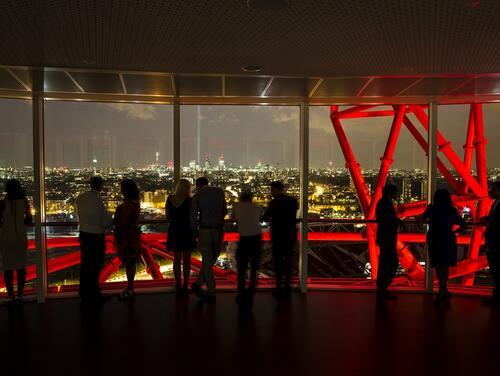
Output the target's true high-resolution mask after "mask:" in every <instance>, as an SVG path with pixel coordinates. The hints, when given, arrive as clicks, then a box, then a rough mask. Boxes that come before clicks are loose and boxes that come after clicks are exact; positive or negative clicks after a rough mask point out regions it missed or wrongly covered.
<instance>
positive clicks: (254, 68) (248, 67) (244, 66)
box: [241, 64, 262, 73]
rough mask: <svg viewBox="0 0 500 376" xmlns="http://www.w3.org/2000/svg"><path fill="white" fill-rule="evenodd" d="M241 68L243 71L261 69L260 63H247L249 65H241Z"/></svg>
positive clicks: (254, 71)
mask: <svg viewBox="0 0 500 376" xmlns="http://www.w3.org/2000/svg"><path fill="white" fill-rule="evenodd" d="M241 70H242V71H243V72H250V73H257V72H260V71H261V70H262V67H261V66H260V65H254V64H249V65H243V66H242V67H241Z"/></svg>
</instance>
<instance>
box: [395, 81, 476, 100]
mask: <svg viewBox="0 0 500 376" xmlns="http://www.w3.org/2000/svg"><path fill="white" fill-rule="evenodd" d="M466 79H467V78H466V77H439V78H438V77H427V78H423V79H421V80H420V81H419V82H417V83H416V84H415V85H413V86H412V87H410V88H409V89H408V90H405V91H404V92H403V93H401V95H402V96H412V95H416V96H420V95H422V96H431V95H446V94H448V93H449V92H450V91H452V90H453V89H455V88H456V87H458V85H460V84H462V83H463V82H464V81H465V80H466Z"/></svg>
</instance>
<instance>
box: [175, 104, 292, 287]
mask: <svg viewBox="0 0 500 376" xmlns="http://www.w3.org/2000/svg"><path fill="white" fill-rule="evenodd" d="M299 114H300V109H299V107H298V106H197V105H190V106H187V105H186V106H182V107H181V168H182V171H181V176H182V177H185V178H188V179H190V180H191V181H193V182H194V180H195V179H196V178H197V177H200V176H206V177H208V179H209V181H210V183H211V184H212V185H216V186H220V187H222V188H223V189H224V191H225V194H226V199H227V201H228V208H229V210H231V208H232V206H233V204H234V203H235V202H237V200H238V197H239V194H240V193H241V192H242V190H251V191H252V192H253V194H254V201H255V202H256V203H257V204H259V205H261V206H266V205H267V204H268V202H269V200H270V198H271V197H270V194H269V184H270V183H271V182H272V181H274V180H281V181H282V182H283V183H284V184H285V186H286V187H287V191H288V193H289V194H291V195H293V196H295V197H297V198H298V197H299V188H300V186H299V125H300V122H299ZM264 230H265V231H267V229H264ZM234 231H235V230H234V228H231V227H228V229H227V233H226V240H227V242H225V246H224V250H223V252H222V253H221V257H220V258H219V260H218V266H219V267H220V268H222V269H230V270H233V271H234V269H235V266H236V265H235V260H234V256H235V250H236V242H235V240H234V239H235V238H234V237H233V232H234ZM296 264H297V263H295V268H296ZM261 274H262V275H261V276H262V277H266V276H272V275H273V268H272V267H271V254H270V243H269V242H268V241H266V242H264V245H263V265H262V268H261Z"/></svg>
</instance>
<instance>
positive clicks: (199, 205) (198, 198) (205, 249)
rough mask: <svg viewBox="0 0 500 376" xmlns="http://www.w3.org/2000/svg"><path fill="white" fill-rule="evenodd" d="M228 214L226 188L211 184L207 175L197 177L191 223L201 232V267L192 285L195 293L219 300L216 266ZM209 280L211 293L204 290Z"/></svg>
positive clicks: (199, 234) (211, 299)
mask: <svg viewBox="0 0 500 376" xmlns="http://www.w3.org/2000/svg"><path fill="white" fill-rule="evenodd" d="M226 214H227V206H226V198H225V197H224V191H223V190H222V189H221V188H218V187H211V186H209V185H208V180H207V178H205V177H202V178H198V179H196V194H195V195H194V197H193V203H192V205H191V227H192V228H193V231H194V232H195V234H198V248H199V250H200V253H201V258H202V260H201V270H200V273H199V274H198V279H197V280H196V282H195V283H193V285H192V287H191V288H192V290H193V291H194V293H195V294H196V295H197V296H198V297H200V298H205V299H206V300H208V301H214V300H215V279H214V274H213V266H214V264H215V262H216V261H217V258H218V257H219V254H220V250H221V247H222V241H223V238H224V217H225V216H226ZM205 283H206V284H207V294H206V295H203V294H202V293H201V287H202V286H203V284H205Z"/></svg>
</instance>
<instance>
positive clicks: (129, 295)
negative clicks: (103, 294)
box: [118, 289, 134, 301]
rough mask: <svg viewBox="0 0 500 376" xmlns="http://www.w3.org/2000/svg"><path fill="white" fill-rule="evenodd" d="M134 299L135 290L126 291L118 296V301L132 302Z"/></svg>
mask: <svg viewBox="0 0 500 376" xmlns="http://www.w3.org/2000/svg"><path fill="white" fill-rule="evenodd" d="M133 298H134V290H129V289H125V290H123V291H122V292H121V293H120V295H118V299H120V300H121V301H126V300H131V299H133Z"/></svg>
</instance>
